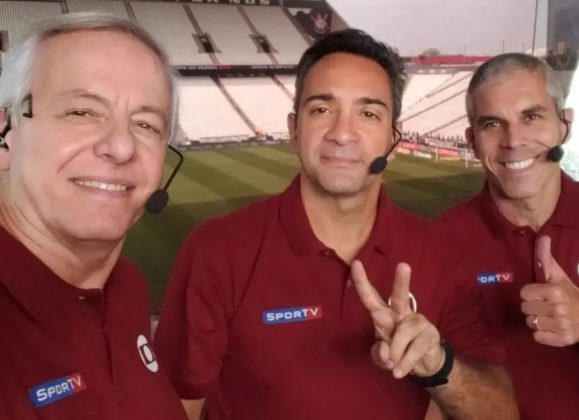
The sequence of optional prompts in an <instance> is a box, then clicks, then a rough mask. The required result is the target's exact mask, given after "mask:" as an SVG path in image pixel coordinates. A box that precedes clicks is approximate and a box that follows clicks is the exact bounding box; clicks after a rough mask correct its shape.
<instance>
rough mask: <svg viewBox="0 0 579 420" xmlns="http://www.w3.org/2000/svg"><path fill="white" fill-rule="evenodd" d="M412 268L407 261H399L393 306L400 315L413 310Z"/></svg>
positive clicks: (393, 285) (392, 300)
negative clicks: (411, 301)
mask: <svg viewBox="0 0 579 420" xmlns="http://www.w3.org/2000/svg"><path fill="white" fill-rule="evenodd" d="M411 272H412V270H411V268H410V266H409V265H408V264H406V263H399V264H398V265H397V266H396V272H395V274H394V283H393V284H392V294H391V296H390V297H391V308H392V310H393V311H394V312H395V313H396V314H398V315H399V316H400V317H403V316H406V315H407V314H408V313H410V312H412V311H411V309H410V275H411Z"/></svg>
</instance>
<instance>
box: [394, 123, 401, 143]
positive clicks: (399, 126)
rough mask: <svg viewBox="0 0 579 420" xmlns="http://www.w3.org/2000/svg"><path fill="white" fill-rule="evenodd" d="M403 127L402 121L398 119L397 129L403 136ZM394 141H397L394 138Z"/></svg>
mask: <svg viewBox="0 0 579 420" xmlns="http://www.w3.org/2000/svg"><path fill="white" fill-rule="evenodd" d="M402 129H403V125H402V123H401V122H400V121H398V122H397V123H396V130H398V132H399V133H400V135H401V136H402ZM394 141H396V139H394Z"/></svg>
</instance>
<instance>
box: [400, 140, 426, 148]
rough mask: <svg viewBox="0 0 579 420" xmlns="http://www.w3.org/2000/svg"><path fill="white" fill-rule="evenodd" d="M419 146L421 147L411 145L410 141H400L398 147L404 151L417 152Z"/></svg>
mask: <svg viewBox="0 0 579 420" xmlns="http://www.w3.org/2000/svg"><path fill="white" fill-rule="evenodd" d="M420 146H422V145H420V144H418V143H412V142H411V141H404V140H402V141H401V142H400V144H399V146H398V147H400V148H402V149H406V150H418V149H419V148H420Z"/></svg>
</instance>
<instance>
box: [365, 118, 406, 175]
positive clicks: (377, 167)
mask: <svg viewBox="0 0 579 420" xmlns="http://www.w3.org/2000/svg"><path fill="white" fill-rule="evenodd" d="M392 129H393V130H394V134H395V136H396V135H398V139H397V140H396V141H395V142H394V144H393V145H392V147H390V149H389V150H388V151H387V152H386V154H384V155H383V156H380V157H377V158H376V159H374V160H373V161H372V163H371V164H370V166H369V167H368V172H370V174H372V175H378V174H379V173H381V172H383V171H384V169H386V166H388V156H390V153H392V152H393V151H394V149H395V148H396V146H397V145H398V143H400V140H402V133H400V131H398V130H397V129H396V127H392Z"/></svg>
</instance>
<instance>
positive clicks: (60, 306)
mask: <svg viewBox="0 0 579 420" xmlns="http://www.w3.org/2000/svg"><path fill="white" fill-rule="evenodd" d="M5 256H7V257H8V258H5V259H4V258H3V262H2V270H1V271H0V286H4V287H5V288H6V289H7V290H8V292H9V293H10V294H11V295H12V296H13V297H14V298H15V299H16V300H17V301H18V303H19V304H20V305H21V306H22V307H23V308H24V309H25V310H26V311H27V312H28V313H29V314H30V315H31V316H32V317H34V318H35V319H37V320H38V321H43V320H45V319H48V318H53V317H55V316H59V315H60V313H61V311H62V310H64V309H66V308H68V307H70V306H71V305H73V304H74V303H76V302H78V301H79V300H83V299H87V298H88V297H90V296H94V295H102V293H103V292H102V291H101V290H99V289H81V288H78V287H75V286H73V285H71V284H68V283H66V282H65V281H64V280H62V279H61V278H60V277H58V276H57V275H56V274H55V273H54V272H53V271H51V270H50V268H49V267H48V266H46V265H45V264H44V263H43V262H42V261H41V260H40V259H38V258H37V257H36V256H35V255H34V254H32V253H31V252H30V251H29V250H28V248H26V247H25V246H24V245H23V244H22V243H21V242H20V241H18V240H17V239H16V238H15V237H13V236H12V235H11V234H10V233H8V232H7V231H6V230H4V229H3V228H0V257H5ZM108 283H109V282H107V286H108Z"/></svg>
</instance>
